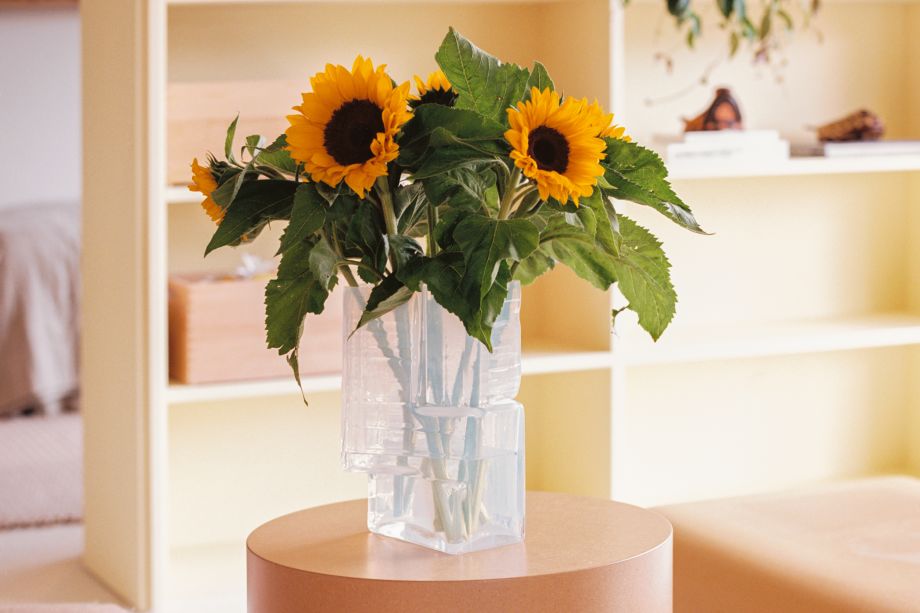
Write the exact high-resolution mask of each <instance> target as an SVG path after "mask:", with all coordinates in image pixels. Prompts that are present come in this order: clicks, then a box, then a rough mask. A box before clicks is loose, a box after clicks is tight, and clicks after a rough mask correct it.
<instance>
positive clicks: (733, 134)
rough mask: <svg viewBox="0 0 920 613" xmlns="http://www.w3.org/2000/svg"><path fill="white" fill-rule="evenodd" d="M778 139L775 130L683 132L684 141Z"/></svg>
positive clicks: (765, 140)
mask: <svg viewBox="0 0 920 613" xmlns="http://www.w3.org/2000/svg"><path fill="white" fill-rule="evenodd" d="M778 141H779V132H777V131H776V130H702V131H698V132H685V133H684V142H685V143H688V144H690V143H699V144H704V143H735V142H740V143H775V142H778Z"/></svg>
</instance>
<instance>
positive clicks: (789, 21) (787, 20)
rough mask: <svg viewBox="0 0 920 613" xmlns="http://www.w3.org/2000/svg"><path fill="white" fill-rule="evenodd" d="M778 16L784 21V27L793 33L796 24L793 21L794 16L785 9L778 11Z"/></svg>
mask: <svg viewBox="0 0 920 613" xmlns="http://www.w3.org/2000/svg"><path fill="white" fill-rule="evenodd" d="M776 14H777V15H779V18H780V19H782V20H783V25H785V26H786V30H788V31H789V32H791V31H792V30H793V29H794V28H795V24H794V23H793V21H792V16H791V15H790V14H789V13H787V12H786V11H784V10H783V9H779V10H778V11H776Z"/></svg>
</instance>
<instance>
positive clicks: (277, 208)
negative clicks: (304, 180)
mask: <svg viewBox="0 0 920 613" xmlns="http://www.w3.org/2000/svg"><path fill="white" fill-rule="evenodd" d="M296 189H297V184H296V183H294V182H293V181H277V180H269V181H246V182H244V183H243V184H242V186H241V187H240V190H239V193H238V194H237V196H236V198H235V199H234V200H233V202H232V203H231V204H230V206H229V207H228V208H227V210H226V214H225V215H224V218H223V220H221V222H220V225H219V226H218V227H217V230H216V231H215V232H214V236H213V237H211V242H210V243H208V246H207V249H206V250H205V255H207V254H209V253H211V252H212V251H214V250H215V249H217V248H218V247H223V246H225V245H232V244H235V243H239V242H240V241H241V240H242V239H243V237H244V236H246V235H249V234H252V233H254V232H258V231H260V230H261V229H262V227H264V226H265V224H266V223H267V222H269V221H272V220H276V219H290V216H291V208H292V206H293V201H294V191H295V190H296Z"/></svg>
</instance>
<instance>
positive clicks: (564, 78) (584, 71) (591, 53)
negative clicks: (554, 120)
mask: <svg viewBox="0 0 920 613" xmlns="http://www.w3.org/2000/svg"><path fill="white" fill-rule="evenodd" d="M609 5H610V2H609V0H569V1H565V2H554V3H552V4H547V5H545V6H543V7H541V8H542V18H541V21H540V24H539V27H540V36H539V37H536V38H537V39H538V40H539V41H540V46H539V47H538V50H537V52H536V54H535V55H534V57H535V58H537V59H539V60H540V61H541V62H543V64H545V65H546V68H547V70H548V71H549V74H550V76H552V77H553V80H554V83H555V85H556V88H557V89H559V90H560V91H563V92H564V93H566V94H568V95H572V96H576V97H578V98H583V97H587V98H589V99H592V100H593V99H595V98H596V99H597V100H598V101H600V103H601V104H602V105H604V106H605V107H608V106H609V105H610V79H611V74H610V45H611V41H610V11H611V9H610V6H609ZM510 38H513V39H517V40H520V39H525V40H526V39H527V38H528V33H527V31H526V30H524V29H520V28H516V35H515V36H512V37H510ZM473 40H476V39H473ZM502 57H503V56H502ZM503 59H504V57H503ZM509 59H510V56H509ZM523 61H524V62H525V63H526V64H527V65H530V63H531V61H529V60H528V59H526V58H525V59H524V60H523Z"/></svg>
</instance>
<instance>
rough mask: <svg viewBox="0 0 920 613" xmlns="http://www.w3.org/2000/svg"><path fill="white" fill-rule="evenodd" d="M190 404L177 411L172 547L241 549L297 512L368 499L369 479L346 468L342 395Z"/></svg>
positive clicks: (172, 422) (172, 441)
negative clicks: (259, 529) (254, 534)
mask: <svg viewBox="0 0 920 613" xmlns="http://www.w3.org/2000/svg"><path fill="white" fill-rule="evenodd" d="M308 400H309V402H310V405H309V406H304V404H303V401H302V400H301V399H300V397H299V396H282V397H275V398H264V399H255V400H254V399H245V400H231V401H223V402H215V403H209V404H204V403H202V404H183V405H177V406H174V407H172V408H171V409H170V415H169V462H170V467H171V471H170V500H169V505H170V507H169V518H170V532H171V534H170V541H171V545H172V546H173V547H184V546H191V545H201V544H209V543H222V542H236V543H240V544H241V545H242V543H243V542H244V541H245V539H246V536H247V535H248V534H249V532H250V531H251V530H253V529H254V528H255V527H256V526H259V525H260V524H262V523H264V522H265V521H268V520H269V519H271V518H273V517H277V516H279V515H283V514H285V513H290V512H292V511H295V510H297V509H302V508H306V507H311V506H315V505H320V504H326V503H328V502H334V501H338V500H347V499H351V498H360V497H365V496H367V478H366V475H363V474H353V473H346V472H344V471H343V470H342V468H341V465H340V464H339V452H340V448H339V444H340V443H339V420H340V415H341V414H340V411H339V403H340V396H339V394H337V393H326V394H309V395H308Z"/></svg>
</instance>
